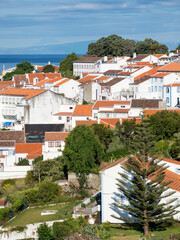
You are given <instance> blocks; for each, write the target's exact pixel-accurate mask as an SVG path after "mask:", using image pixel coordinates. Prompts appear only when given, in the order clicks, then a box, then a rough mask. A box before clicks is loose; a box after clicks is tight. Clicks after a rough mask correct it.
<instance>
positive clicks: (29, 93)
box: [0, 88, 46, 99]
mask: <svg viewBox="0 0 180 240" xmlns="http://www.w3.org/2000/svg"><path fill="white" fill-rule="evenodd" d="M45 91H46V90H39V89H19V88H7V89H5V90H3V91H1V92H0V95H13V96H24V98H25V99H30V98H33V97H35V96H37V95H39V94H41V93H43V92H45Z"/></svg>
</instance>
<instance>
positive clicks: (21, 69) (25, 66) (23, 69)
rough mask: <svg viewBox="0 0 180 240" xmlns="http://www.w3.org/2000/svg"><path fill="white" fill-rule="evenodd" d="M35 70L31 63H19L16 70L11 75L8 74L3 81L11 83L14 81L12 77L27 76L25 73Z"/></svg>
mask: <svg viewBox="0 0 180 240" xmlns="http://www.w3.org/2000/svg"><path fill="white" fill-rule="evenodd" d="M33 70H34V67H33V66H32V65H31V63H29V62H22V63H18V64H17V65H16V69H15V70H14V71H12V72H11V73H6V74H5V75H4V76H3V81H9V80H12V77H13V76H14V75H15V74H25V73H30V72H32V71H33Z"/></svg>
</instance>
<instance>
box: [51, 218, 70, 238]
mask: <svg viewBox="0 0 180 240" xmlns="http://www.w3.org/2000/svg"><path fill="white" fill-rule="evenodd" d="M53 233H54V237H55V239H56V240H62V239H64V237H67V236H68V235H69V234H70V229H69V227H68V226H66V225H64V223H60V222H54V223H53Z"/></svg>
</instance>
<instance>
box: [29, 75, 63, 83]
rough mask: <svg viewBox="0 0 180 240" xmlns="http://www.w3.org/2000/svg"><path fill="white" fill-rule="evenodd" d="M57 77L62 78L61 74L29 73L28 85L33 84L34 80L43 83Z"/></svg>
mask: <svg viewBox="0 0 180 240" xmlns="http://www.w3.org/2000/svg"><path fill="white" fill-rule="evenodd" d="M56 77H61V74H60V73H28V78H29V79H28V83H29V84H33V79H34V78H38V79H39V81H42V80H43V79H45V78H49V79H52V78H56Z"/></svg>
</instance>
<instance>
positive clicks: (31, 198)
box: [25, 189, 39, 203]
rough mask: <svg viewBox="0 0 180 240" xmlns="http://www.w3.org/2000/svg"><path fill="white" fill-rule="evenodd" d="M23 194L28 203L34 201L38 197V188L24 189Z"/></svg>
mask: <svg viewBox="0 0 180 240" xmlns="http://www.w3.org/2000/svg"><path fill="white" fill-rule="evenodd" d="M25 196H26V198H27V200H28V201H29V202H30V203H36V202H37V201H38V198H39V195H38V190H37V189H30V190H28V191H26V193H25Z"/></svg>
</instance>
